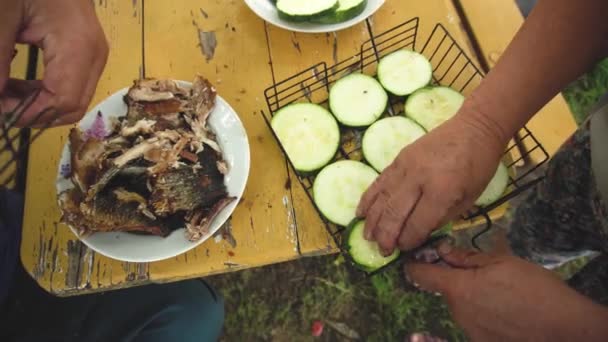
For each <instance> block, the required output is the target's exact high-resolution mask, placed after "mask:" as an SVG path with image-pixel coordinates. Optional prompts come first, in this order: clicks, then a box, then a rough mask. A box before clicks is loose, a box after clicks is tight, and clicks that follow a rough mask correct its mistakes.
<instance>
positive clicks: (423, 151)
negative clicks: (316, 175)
mask: <svg viewBox="0 0 608 342" xmlns="http://www.w3.org/2000/svg"><path fill="white" fill-rule="evenodd" d="M606 52H608V0H578V1H574V0H540V1H539V2H538V4H537V7H536V8H535V9H534V11H533V12H532V14H531V15H530V17H529V18H528V19H527V20H526V22H525V24H524V25H523V27H522V28H521V30H520V31H519V32H518V33H517V35H516V37H515V38H514V39H513V41H512V42H511V44H510V45H509V47H508V48H507V50H506V51H505V53H504V55H503V56H502V58H501V59H500V60H499V61H498V64H497V65H496V66H495V68H494V69H493V70H492V71H491V72H490V73H489V74H488V75H487V77H486V78H485V79H484V80H483V81H482V83H481V84H480V85H479V87H478V88H477V89H476V90H475V91H474V93H473V94H472V95H471V96H470V97H469V98H468V99H467V100H466V101H465V104H464V105H463V107H462V108H461V109H460V111H459V112H458V114H457V115H456V116H454V117H453V118H452V119H450V120H448V121H447V122H445V123H444V124H443V125H441V126H440V127H438V128H436V129H434V130H433V131H431V132H429V133H428V134H427V135H425V136H423V137H422V138H420V139H419V140H417V141H416V143H414V144H411V145H409V146H407V147H406V148H405V149H403V151H401V153H400V154H399V156H398V157H397V159H396V160H395V161H394V162H393V164H391V165H390V166H389V167H388V168H387V169H386V170H385V171H384V172H383V173H382V175H381V176H380V177H379V178H378V179H377V180H376V182H375V183H374V184H373V185H372V186H371V187H370V189H369V190H368V191H367V192H366V193H365V195H364V196H363V198H362V199H361V202H360V204H359V208H358V212H357V213H358V215H359V216H361V217H365V218H366V228H365V233H366V237H367V238H368V239H371V240H376V241H377V242H378V243H379V244H380V246H381V248H382V249H383V250H384V251H385V253H387V254H388V253H390V252H391V251H392V250H393V249H394V248H395V247H396V246H397V245H398V246H399V247H400V248H401V249H405V250H407V249H411V248H413V247H415V246H417V245H419V244H420V243H422V242H423V241H424V240H425V239H426V238H427V237H428V235H429V234H430V233H431V232H432V231H433V230H435V229H437V228H438V227H440V226H441V225H442V224H443V223H445V222H446V221H448V220H450V219H453V218H455V217H457V216H458V215H460V214H461V213H462V212H464V211H465V210H467V209H469V208H470V207H471V206H472V205H473V203H474V202H475V200H476V199H477V197H478V196H479V195H480V194H481V192H482V191H483V188H484V187H485V185H486V184H487V183H488V181H489V180H490V178H491V177H492V175H493V174H494V172H496V165H497V163H498V161H499V160H500V158H501V156H502V154H503V152H504V149H505V146H506V144H507V143H508V141H509V139H510V138H511V137H512V136H513V134H514V133H515V132H516V131H518V130H519V129H520V128H521V127H522V126H523V125H524V124H525V123H526V122H527V121H528V120H529V119H530V117H532V116H533V115H534V113H536V111H538V110H539V109H540V108H541V107H542V106H543V105H544V104H545V103H547V102H548V101H549V100H550V99H551V98H552V97H553V96H555V94H557V92H558V91H559V90H560V89H561V88H562V87H564V86H565V85H566V84H567V83H569V82H570V81H572V80H573V79H575V78H576V77H578V76H579V75H581V74H582V73H584V72H585V71H586V70H588V69H590V68H591V67H592V66H593V65H594V63H596V62H597V61H598V60H599V59H600V58H602V57H603V56H605V55H606Z"/></svg>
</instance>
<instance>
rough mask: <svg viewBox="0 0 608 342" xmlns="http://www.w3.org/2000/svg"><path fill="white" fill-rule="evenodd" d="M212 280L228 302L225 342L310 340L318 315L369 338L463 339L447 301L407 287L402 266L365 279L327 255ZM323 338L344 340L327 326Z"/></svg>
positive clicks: (318, 318)
mask: <svg viewBox="0 0 608 342" xmlns="http://www.w3.org/2000/svg"><path fill="white" fill-rule="evenodd" d="M208 280H209V281H210V283H212V284H213V285H214V286H215V287H216V288H217V289H219V290H220V291H221V292H222V294H223V296H224V298H225V301H226V312H227V316H226V323H225V333H224V339H225V340H226V341H285V340H289V341H311V340H314V338H313V337H312V336H311V332H310V331H311V325H312V323H313V322H314V321H315V320H322V321H324V320H330V321H332V322H338V323H343V324H345V325H346V326H348V327H349V328H350V329H352V330H353V331H355V332H356V333H357V334H358V335H359V336H360V337H361V338H362V339H363V340H365V341H402V340H403V338H404V337H406V336H408V335H409V334H411V333H413V332H419V331H429V332H433V333H434V334H435V335H437V336H441V337H444V338H448V339H449V340H450V341H461V340H464V337H463V335H462V332H461V331H460V330H459V329H458V328H457V327H456V326H455V324H454V323H453V322H452V320H451V318H450V314H449V312H448V311H447V307H446V306H445V304H444V303H443V301H442V300H441V298H440V297H436V296H434V295H430V294H426V293H422V292H419V291H416V290H415V289H413V288H411V287H409V286H407V284H406V283H405V281H404V280H403V278H402V275H401V272H400V270H399V269H398V268H393V269H391V270H389V271H388V272H386V273H383V274H380V275H377V276H375V277H372V278H369V279H366V278H363V277H362V276H361V275H360V274H359V273H358V272H357V271H355V270H353V269H352V268H350V267H347V266H346V265H344V263H343V262H342V260H341V258H339V257H338V258H337V257H336V256H326V257H316V258H306V259H302V260H298V261H295V262H290V263H284V264H278V265H273V266H269V267H266V268H260V269H253V270H246V271H242V272H238V273H234V274H227V275H223V276H218V277H211V278H209V279H208ZM320 340H322V341H335V340H345V337H344V336H343V335H342V334H341V333H340V332H338V331H336V330H334V329H332V328H331V327H330V326H328V325H327V324H326V325H325V330H324V333H323V336H322V337H321V338H320Z"/></svg>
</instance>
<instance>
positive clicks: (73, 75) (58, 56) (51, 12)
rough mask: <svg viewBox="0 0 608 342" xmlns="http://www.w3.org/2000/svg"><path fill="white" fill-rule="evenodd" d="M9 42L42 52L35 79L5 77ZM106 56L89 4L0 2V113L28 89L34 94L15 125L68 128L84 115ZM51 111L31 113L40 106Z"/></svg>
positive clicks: (50, 0) (59, 0) (79, 1)
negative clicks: (40, 71) (41, 72)
mask: <svg viewBox="0 0 608 342" xmlns="http://www.w3.org/2000/svg"><path fill="white" fill-rule="evenodd" d="M15 43H24V44H33V45H36V46H38V47H39V48H41V49H42V51H43V54H44V55H43V56H44V77H43V79H42V80H41V81H23V80H16V79H10V78H9V72H10V63H11V60H12V58H13V51H14V46H15ZM107 56H108V44H107V42H106V39H105V36H104V33H103V30H102V29H101V26H100V24H99V21H98V20H97V17H96V14H95V9H94V5H93V2H91V1H86V0H77V1H73V0H0V109H1V111H2V112H8V111H10V110H12V109H14V108H15V106H16V105H17V104H18V103H19V102H20V101H21V100H22V99H23V98H25V97H26V96H28V95H29V94H31V93H32V92H33V90H34V89H37V88H40V89H41V92H40V95H39V96H38V97H37V99H36V101H35V102H34V103H33V104H32V106H30V108H29V109H28V110H27V111H26V112H25V113H24V115H23V116H22V117H21V118H20V119H19V121H18V125H20V126H25V125H31V124H32V123H33V121H34V120H35V124H34V126H42V125H43V124H45V123H47V122H48V123H52V124H53V125H61V124H68V123H72V122H75V121H77V120H79V119H80V118H81V117H82V115H83V114H84V112H85V111H86V109H87V107H88V105H89V102H90V101H91V98H92V97H93V94H94V93H95V88H96V86H97V81H98V80H99V77H100V75H101V73H102V71H103V68H104V66H105V63H106V60H107ZM50 107H52V108H54V109H55V110H56V112H49V113H46V114H45V115H44V116H42V117H39V118H38V117H37V114H38V113H40V112H42V111H43V110H44V109H46V108H50Z"/></svg>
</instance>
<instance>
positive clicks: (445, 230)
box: [431, 222, 454, 237]
mask: <svg viewBox="0 0 608 342" xmlns="http://www.w3.org/2000/svg"><path fill="white" fill-rule="evenodd" d="M452 228H454V223H452V222H448V223H446V224H444V225H443V226H442V227H441V228H439V229H437V230H435V231H434V232H432V233H431V237H433V236H438V235H443V234H445V235H450V234H451V233H452Z"/></svg>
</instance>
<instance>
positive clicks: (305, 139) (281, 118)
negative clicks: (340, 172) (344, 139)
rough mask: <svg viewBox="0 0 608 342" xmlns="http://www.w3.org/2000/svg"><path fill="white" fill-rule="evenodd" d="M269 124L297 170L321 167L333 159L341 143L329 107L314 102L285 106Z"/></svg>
mask: <svg viewBox="0 0 608 342" xmlns="http://www.w3.org/2000/svg"><path fill="white" fill-rule="evenodd" d="M270 125H271V126H272V129H273V131H274V132H275V134H276V135H277V138H278V139H279V141H280V142H281V145H282V146H283V148H284V149H285V152H286V153H287V156H288V157H289V159H290V160H291V163H292V164H293V166H294V168H295V169H296V170H297V171H302V172H311V171H314V170H317V169H320V168H322V167H323V166H325V165H326V164H327V163H329V162H330V161H331V160H332V158H333V157H334V156H335V154H336V151H337V150H338V145H339V144H340V128H339V127H338V123H337V122H336V119H334V117H333V115H331V113H330V112H329V111H328V110H327V109H325V108H323V107H321V106H319V105H316V104H313V103H297V104H291V105H288V106H286V107H284V108H283V109H281V110H279V111H278V112H277V113H276V114H275V116H274V117H273V118H272V121H271V123H270Z"/></svg>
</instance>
